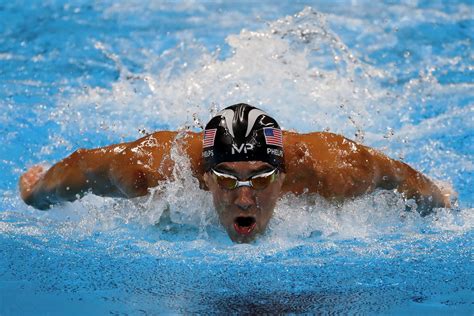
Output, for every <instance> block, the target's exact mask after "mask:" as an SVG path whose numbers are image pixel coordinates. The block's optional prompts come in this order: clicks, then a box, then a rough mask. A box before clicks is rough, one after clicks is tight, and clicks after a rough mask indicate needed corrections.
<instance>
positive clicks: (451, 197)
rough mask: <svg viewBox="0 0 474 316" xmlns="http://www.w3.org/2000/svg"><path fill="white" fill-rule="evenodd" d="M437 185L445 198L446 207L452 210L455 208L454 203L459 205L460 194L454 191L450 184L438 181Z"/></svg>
mask: <svg viewBox="0 0 474 316" xmlns="http://www.w3.org/2000/svg"><path fill="white" fill-rule="evenodd" d="M436 185H437V186H438V188H439V190H440V191H441V195H442V196H443V204H444V207H446V208H450V207H452V206H453V205H452V204H453V203H454V204H455V205H456V204H457V200H458V193H457V192H456V191H454V188H453V187H452V185H451V184H450V183H447V182H441V181H437V182H436Z"/></svg>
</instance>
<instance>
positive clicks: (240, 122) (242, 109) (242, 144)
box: [202, 103, 285, 172]
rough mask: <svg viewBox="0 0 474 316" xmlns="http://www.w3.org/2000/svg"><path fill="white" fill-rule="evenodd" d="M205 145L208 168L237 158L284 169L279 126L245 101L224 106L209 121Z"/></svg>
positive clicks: (203, 153)
mask: <svg viewBox="0 0 474 316" xmlns="http://www.w3.org/2000/svg"><path fill="white" fill-rule="evenodd" d="M202 147H203V148H202V159H203V162H204V171H206V172H207V171H209V170H210V169H211V168H213V167H214V166H215V165H217V164H219V163H221V162H234V161H264V162H268V163H269V164H271V165H272V166H274V167H275V168H277V169H278V170H280V171H283V172H284V171H285V161H284V157H283V136H282V131H281V129H280V126H279V125H278V123H277V122H276V121H275V119H273V118H272V117H271V116H269V115H268V114H267V113H265V112H263V111H262V110H260V109H257V108H256V107H253V106H251V105H248V104H245V103H239V104H234V105H231V106H229V107H227V108H225V109H224V110H222V111H220V112H219V113H217V115H216V116H214V117H213V118H212V119H211V120H210V121H209V123H207V125H206V128H205V129H204V137H203V146H202Z"/></svg>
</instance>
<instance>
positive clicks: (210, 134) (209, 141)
mask: <svg viewBox="0 0 474 316" xmlns="http://www.w3.org/2000/svg"><path fill="white" fill-rule="evenodd" d="M216 131H217V128H212V129H207V130H205V131H204V139H203V140H202V147H203V148H207V147H212V146H214V139H215V138H216Z"/></svg>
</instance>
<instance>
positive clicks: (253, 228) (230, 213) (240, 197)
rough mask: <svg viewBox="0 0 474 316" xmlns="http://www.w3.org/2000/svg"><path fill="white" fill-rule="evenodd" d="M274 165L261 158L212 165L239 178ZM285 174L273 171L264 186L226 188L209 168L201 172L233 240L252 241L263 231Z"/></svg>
mask: <svg viewBox="0 0 474 316" xmlns="http://www.w3.org/2000/svg"><path fill="white" fill-rule="evenodd" d="M273 169H274V167H273V166H272V165H270V164H268V163H266V162H261V161H239V162H223V163H220V164H218V165H217V166H215V167H214V170H216V171H217V172H218V173H220V174H225V175H232V176H234V177H236V178H237V179H239V180H240V181H246V180H248V179H250V178H252V177H254V176H257V177H256V178H255V179H258V178H259V177H258V176H259V175H262V174H265V173H267V174H268V173H269V172H271V171H272V170H273ZM284 178H285V174H284V173H281V172H276V175H275V176H274V177H273V181H271V182H270V183H269V184H268V186H266V187H265V188H263V189H255V188H252V187H249V186H241V187H238V188H235V189H227V188H225V187H223V186H222V183H219V182H218V178H217V177H216V175H215V174H214V173H213V172H212V171H211V172H207V173H205V174H204V181H205V183H206V185H207V187H208V188H209V190H210V191H211V193H212V196H213V200H214V207H215V208H216V211H217V215H218V216H219V220H220V222H221V224H222V225H223V226H224V228H225V229H226V231H227V233H228V234H229V237H230V239H232V241H234V242H238V243H247V242H251V241H253V240H254V239H255V238H256V236H257V235H259V234H261V233H263V232H264V231H265V229H266V228H267V225H268V222H269V221H270V218H271V217H272V215H273V209H274V208H275V204H276V201H277V200H278V197H279V196H280V191H281V186H282V184H283V180H284ZM260 180H261V179H260Z"/></svg>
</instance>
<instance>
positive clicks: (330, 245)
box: [0, 1, 474, 315]
mask: <svg viewBox="0 0 474 316" xmlns="http://www.w3.org/2000/svg"><path fill="white" fill-rule="evenodd" d="M309 7H311V8H309ZM0 34H1V36H0V87H1V89H0V108H1V110H2V111H1V113H0V128H1V136H2V146H1V147H0V172H1V174H2V175H3V177H2V178H1V179H0V190H1V191H0V192H1V199H0V232H1V234H0V239H1V241H0V245H1V247H0V258H1V259H0V314H2V315H18V314H30V315H32V314H34V315H39V314H40V315H41V314H43V315H44V314H48V315H63V314H70V315H74V314H77V315H82V314H86V313H90V312H93V313H95V314H106V313H109V314H133V315H136V314H156V313H194V312H200V313H209V312H212V313H216V314H217V313H219V314H227V313H264V312H273V313H343V314H346V313H361V314H405V313H430V314H472V313H473V312H474V306H473V304H474V301H473V284H474V282H473V281H474V278H473V275H474V267H473V253H472V249H473V223H474V215H473V202H474V194H473V185H472V179H473V172H474V164H473V161H474V159H473V157H474V147H473V146H474V145H473V144H474V140H473V135H474V124H473V121H474V115H473V112H474V106H473V105H474V93H473V91H474V89H473V78H474V58H473V55H472V45H473V44H472V42H473V35H472V34H474V24H473V6H472V4H470V2H469V1H449V2H441V1H440V2H436V1H402V2H397V3H395V2H386V3H382V2H377V3H373V2H364V1H351V2H349V1H347V2H333V1H319V2H317V3H311V2H309V1H296V2H291V3H287V4H276V3H272V2H269V1H263V2H259V4H255V3H253V2H243V3H236V2H222V3H221V2H205V3H201V2H196V1H185V2H179V3H175V4H171V3H160V2H153V1H150V2H146V1H145V2H144V1H128V2H126V3H125V2H124V3H115V2H114V1H103V2H100V3H94V2H88V1H77V2H74V3H72V4H71V3H65V2H63V1H44V2H34V3H30V2H21V1H17V2H15V3H9V2H6V1H4V2H1V3H0ZM236 102H249V103H251V104H254V105H256V106H259V107H261V108H263V109H265V110H266V111H268V112H270V113H272V114H273V115H274V116H275V118H276V119H277V120H278V121H280V122H281V125H283V127H284V128H285V129H294V130H298V131H300V132H307V131H314V130H330V131H333V132H336V133H341V134H344V135H345V136H347V137H349V138H352V139H357V140H358V141H360V142H363V143H364V144H367V145H370V146H373V147H375V148H378V149H380V150H382V151H383V152H385V153H386V154H388V155H390V156H391V157H394V158H397V159H403V160H404V161H406V162H408V163H409V164H411V165H412V166H414V167H415V168H417V169H419V170H421V171H423V172H424V173H425V174H427V175H428V176H430V177H431V178H433V179H435V180H436V181H441V182H442V183H443V185H448V186H452V187H453V188H454V189H455V190H456V191H457V193H458V200H457V202H456V206H455V207H454V208H453V209H452V210H438V211H437V212H435V213H434V214H432V215H430V216H427V217H425V218H421V217H420V216H419V215H418V214H415V213H409V212H405V211H404V209H405V207H404V206H405V204H404V202H403V201H402V200H401V199H400V197H399V196H397V195H396V194H394V193H392V192H382V191H380V192H375V193H373V194H370V195H368V196H365V197H362V198H359V199H356V200H353V201H348V202H347V203H345V204H344V205H342V206H339V207H336V206H334V205H331V204H329V203H328V202H326V201H324V200H323V199H321V198H319V197H317V196H309V197H294V196H286V197H284V198H283V199H282V200H281V201H280V202H279V204H278V205H277V208H276V211H275V217H274V219H273V220H272V222H271V223H270V228H269V231H268V233H267V234H266V235H265V236H263V237H262V238H260V239H259V240H258V241H257V242H256V243H255V244H253V245H234V244H232V243H231V242H230V241H229V239H228V237H227V236H226V234H225V232H224V231H223V229H222V228H221V227H220V226H219V225H218V223H217V218H216V216H215V214H214V213H213V209H212V203H211V199H210V196H209V195H208V194H207V193H205V192H201V191H200V190H199V189H198V185H197V183H196V182H195V181H194V179H192V178H191V177H190V176H189V175H188V174H187V173H186V169H187V161H186V159H183V158H182V157H180V155H179V153H177V152H173V155H174V157H175V158H176V159H177V160H178V166H177V169H176V171H175V172H176V173H177V174H178V175H180V177H179V179H180V180H178V181H176V182H174V183H169V184H167V185H165V186H163V187H162V188H160V189H161V197H158V195H157V194H152V195H151V196H150V197H147V198H142V199H138V200H134V201H125V200H120V199H109V198H99V197H96V196H91V195H89V196H86V197H85V198H83V199H82V200H80V201H76V202H74V203H67V204H65V205H62V206H58V207H55V208H53V209H52V210H51V211H48V212H40V211H37V210H34V209H32V208H29V207H27V206H26V205H24V204H23V203H22V202H21V200H20V199H19V198H18V189H17V180H18V177H19V175H20V174H21V173H22V172H23V171H24V170H25V169H26V168H27V167H29V166H32V165H33V164H36V163H39V162H46V163H53V162H55V161H57V160H59V159H61V158H62V157H64V156H66V155H68V154H70V153H71V152H72V151H74V150H75V149H77V148H80V147H87V148H91V147H96V146H101V145H106V144H109V143H115V142H120V141H126V140H132V139H135V138H137V137H140V136H141V135H143V134H144V133H146V132H150V131H154V130H162V129H188V128H189V129H193V130H196V131H198V130H199V127H200V126H201V125H202V124H204V123H205V122H206V121H207V120H208V119H209V118H210V117H211V115H212V113H215V111H216V110H217V109H220V108H222V107H224V106H227V105H230V104H233V103H236ZM167 208H168V210H169V211H165V210H166V209H167ZM160 218H161V220H160Z"/></svg>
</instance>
